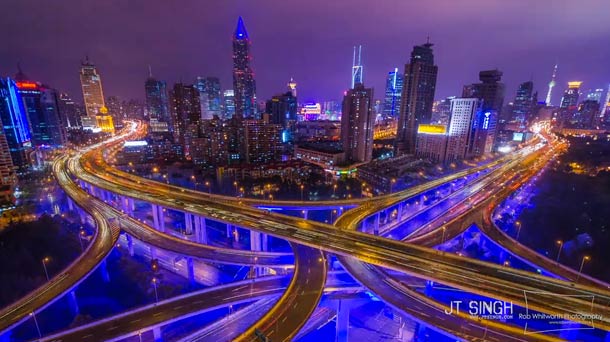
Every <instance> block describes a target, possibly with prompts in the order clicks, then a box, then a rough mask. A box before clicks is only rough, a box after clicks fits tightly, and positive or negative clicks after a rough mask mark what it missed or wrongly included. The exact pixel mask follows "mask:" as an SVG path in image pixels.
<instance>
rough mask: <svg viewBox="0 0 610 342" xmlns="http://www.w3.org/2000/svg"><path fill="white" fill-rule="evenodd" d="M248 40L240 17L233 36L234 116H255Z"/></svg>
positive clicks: (254, 86) (254, 91)
mask: <svg viewBox="0 0 610 342" xmlns="http://www.w3.org/2000/svg"><path fill="white" fill-rule="evenodd" d="M250 44H251V42H250V38H249V37H248V32H247V31H246V26H245V25H244V21H243V19H242V18H241V17H239V19H238V20H237V28H236V29H235V33H234V35H233V91H234V92H235V116H236V117H237V118H239V119H241V118H253V117H255V116H256V82H255V81H254V71H252V67H251V65H250V62H251V61H252V56H251V55H250Z"/></svg>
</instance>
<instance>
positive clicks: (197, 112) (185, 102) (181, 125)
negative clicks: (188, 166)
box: [170, 83, 201, 159]
mask: <svg viewBox="0 0 610 342" xmlns="http://www.w3.org/2000/svg"><path fill="white" fill-rule="evenodd" d="M170 102H171V115H172V130H173V131H172V135H173V137H174V141H175V142H176V143H177V144H179V145H180V146H182V148H183V154H184V156H185V157H186V158H187V159H189V158H190V148H191V143H192V139H193V138H198V137H199V128H200V123H201V105H200V103H199V90H198V89H197V87H195V86H194V85H186V84H182V83H176V84H175V85H174V88H173V89H172V91H171V92H170Z"/></svg>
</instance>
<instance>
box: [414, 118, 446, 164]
mask: <svg viewBox="0 0 610 342" xmlns="http://www.w3.org/2000/svg"><path fill="white" fill-rule="evenodd" d="M415 150H416V156H417V157H418V158H422V159H427V160H430V161H431V162H434V163H442V162H444V161H445V153H446V150H447V127H446V126H444V125H429V124H421V125H419V126H418V129H417V148H416V149H415Z"/></svg>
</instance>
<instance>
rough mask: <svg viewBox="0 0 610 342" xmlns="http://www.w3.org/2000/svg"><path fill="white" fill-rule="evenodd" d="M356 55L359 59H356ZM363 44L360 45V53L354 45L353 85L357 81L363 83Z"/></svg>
mask: <svg viewBox="0 0 610 342" xmlns="http://www.w3.org/2000/svg"><path fill="white" fill-rule="evenodd" d="M356 56H357V57H358V59H356ZM362 72H363V70H362V45H358V54H356V46H354V59H353V62H352V87H351V89H354V85H356V84H357V83H362V76H363V75H362Z"/></svg>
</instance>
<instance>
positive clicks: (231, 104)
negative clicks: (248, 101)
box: [222, 89, 235, 119]
mask: <svg viewBox="0 0 610 342" xmlns="http://www.w3.org/2000/svg"><path fill="white" fill-rule="evenodd" d="M222 99H223V104H222V108H223V118H224V119H231V118H233V116H234V115H235V92H234V91H233V89H227V90H225V91H224V93H223V94H222Z"/></svg>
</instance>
